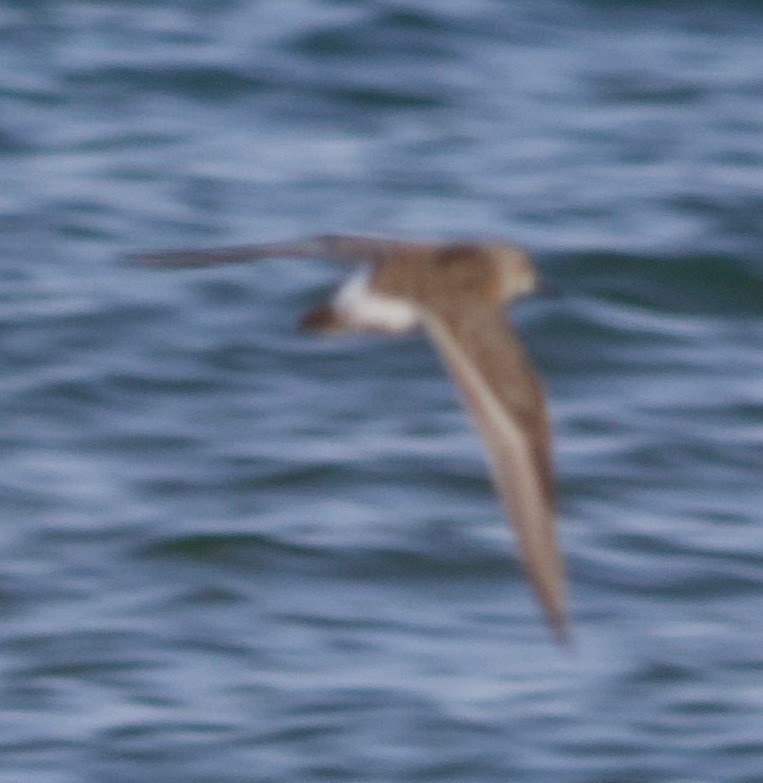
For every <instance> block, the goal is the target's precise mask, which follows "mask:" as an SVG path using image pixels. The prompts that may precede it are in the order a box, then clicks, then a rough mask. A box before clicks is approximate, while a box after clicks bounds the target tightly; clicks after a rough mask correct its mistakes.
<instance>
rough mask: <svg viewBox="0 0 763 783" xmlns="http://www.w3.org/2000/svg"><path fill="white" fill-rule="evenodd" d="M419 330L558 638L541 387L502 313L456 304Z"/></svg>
mask: <svg viewBox="0 0 763 783" xmlns="http://www.w3.org/2000/svg"><path fill="white" fill-rule="evenodd" d="M423 323H424V327H425V329H426V330H427V332H428V334H429V336H430V337H431V339H432V340H433V342H434V344H435V346H436V347H437V349H438V351H439V353H440V355H441V356H442V358H443V359H444V361H445V364H446V365H447V367H448V369H449V371H450V373H451V375H452V377H453V379H454V380H455V382H456V385H457V386H458V388H459V389H460V391H461V394H462V397H463V399H464V401H465V403H466V406H467V408H468V410H469V411H470V412H471V414H472V416H473V417H474V420H475V422H476V425H477V428H478V430H479V432H480V434H481V435H482V437H483V439H484V441H485V444H486V446H487V451H488V455H489V457H490V460H489V462H490V465H491V469H492V475H493V480H494V482H495V484H496V487H497V489H498V492H499V495H500V496H501V498H502V500H503V502H504V504H505V505H506V506H507V509H508V511H509V518H510V519H511V522H512V523H513V526H514V528H515V530H516V533H517V538H518V540H519V544H520V548H521V550H522V554H523V556H524V561H525V568H526V570H527V573H528V575H529V578H530V581H531V582H532V584H533V586H534V588H535V590H536V592H537V594H538V596H539V598H540V601H541V604H542V605H543V608H544V610H545V613H546V615H547V617H548V620H549V623H550V624H551V626H552V628H553V629H554V631H555V632H556V633H557V635H558V636H559V637H560V638H565V635H566V631H565V627H566V620H565V611H564V574H563V567H562V562H561V558H560V556H559V552H558V548H557V543H556V534H555V529H554V498H553V495H554V492H553V477H552V465H551V442H550V435H549V426H548V419H547V415H546V405H545V399H544V395H543V391H542V389H541V387H540V384H539V382H538V380H537V378H536V376H535V373H534V371H533V369H532V367H531V365H530V362H529V360H528V359H527V357H526V356H525V353H524V351H523V349H522V347H521V345H520V344H519V341H518V340H517V338H516V337H515V336H514V334H513V332H512V331H511V330H510V328H509V324H508V323H507V320H506V316H505V314H504V312H503V310H502V309H501V308H498V307H493V306H490V305H484V304H483V305H482V306H480V305H477V304H474V305H469V306H467V307H464V306H463V304H462V306H460V307H458V308H454V311H450V312H443V313H428V314H425V316H424V318H423Z"/></svg>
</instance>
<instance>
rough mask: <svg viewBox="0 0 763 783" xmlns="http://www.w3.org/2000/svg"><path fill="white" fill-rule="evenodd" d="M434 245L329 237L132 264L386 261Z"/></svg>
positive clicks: (148, 257) (165, 255)
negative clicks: (293, 259)
mask: <svg viewBox="0 0 763 783" xmlns="http://www.w3.org/2000/svg"><path fill="white" fill-rule="evenodd" d="M433 247H435V245H431V244H429V243H424V242H407V241H405V240H398V239H382V238H380V237H370V236H359V235H352V234H326V235H323V236H316V237H308V238H306V239H295V240H286V241H284V242H268V243H263V244H254V245H239V246H237V247H221V248H210V249H209V250H164V251H158V252H154V253H136V254H134V255H131V256H130V258H131V259H132V260H133V261H138V262H140V263H143V264H150V265H153V266H165V267H204V266H216V265H218V264H238V263H241V262H244V261H260V260H263V259H266V258H325V259H328V260H332V261H383V260H385V259H386V258H389V257H390V256H393V255H396V254H399V253H410V252H411V251H418V250H426V249H429V248H433Z"/></svg>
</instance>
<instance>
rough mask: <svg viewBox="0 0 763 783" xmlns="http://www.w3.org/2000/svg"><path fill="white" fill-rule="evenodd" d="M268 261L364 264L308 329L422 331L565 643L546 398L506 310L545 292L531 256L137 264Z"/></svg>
mask: <svg viewBox="0 0 763 783" xmlns="http://www.w3.org/2000/svg"><path fill="white" fill-rule="evenodd" d="M266 258H323V259H329V260H333V261H339V262H355V263H358V264H360V266H359V268H358V269H356V270H355V272H354V274H352V275H351V276H350V277H349V278H348V279H347V281H346V282H345V283H344V285H342V286H341V287H340V288H338V289H337V291H336V293H335V294H334V296H333V298H331V300H330V301H329V302H327V303H326V304H323V305H320V306H318V307H316V308H315V309H313V310H311V311H310V312H308V313H307V314H306V315H305V316H303V318H302V319H301V321H300V325H301V326H302V327H303V328H304V329H305V330H308V331H320V332H343V331H374V332H387V333H403V332H407V331H410V330H412V329H415V328H417V327H421V328H423V329H424V331H425V332H426V334H427V335H428V336H429V338H430V339H431V341H432V342H433V343H434V346H435V348H436V349H437V351H438V353H439V354H440V356H441V358H442V359H443V361H444V363H445V366H446V367H447V369H448V370H449V372H450V375H451V377H452V379H453V381H454V382H455V384H456V386H457V387H458V389H459V391H460V393H461V397H462V399H463V402H464V403H465V405H466V407H467V409H468V410H469V411H470V413H471V415H472V417H473V419H474V422H475V424H476V427H477V430H478V431H479V433H480V435H481V436H482V439H483V441H484V443H485V446H486V449H487V456H488V463H489V465H490V469H491V474H492V478H493V481H494V483H495V486H496V489H497V492H498V495H499V496H500V498H501V500H502V501H503V503H504V505H505V506H506V510H507V512H508V518H509V520H510V521H511V523H512V524H513V527H514V529H515V531H516V535H517V539H518V541H519V546H520V550H521V553H522V558H523V561H524V567H525V570H526V573H527V576H528V578H529V580H530V582H531V584H532V586H533V587H534V589H535V592H536V594H537V596H538V599H539V601H540V603H541V605H542V607H543V610H544V612H545V615H546V618H547V620H548V622H549V624H550V626H551V628H552V629H553V631H554V632H555V633H556V635H557V636H558V638H559V639H562V640H563V639H565V638H566V633H567V631H566V617H565V609H564V573H563V566H562V561H561V557H560V555H559V550H558V546H557V541H556V533H555V525H554V488H553V475H552V458H551V437H550V432H549V423H548V416H547V413H546V403H545V397H544V394H543V390H542V388H541V385H540V383H539V381H538V379H537V377H536V374H535V372H534V370H533V367H532V365H531V363H530V361H529V360H528V358H527V356H526V355H525V352H524V350H523V349H522V346H521V345H520V343H519V340H518V339H517V337H516V336H515V334H514V331H513V329H512V328H511V325H510V323H509V320H508V318H507V316H506V312H505V305H506V303H509V302H512V301H514V300H515V299H517V298H519V297H522V296H525V295H528V294H531V293H533V292H536V291H537V290H539V288H540V286H541V283H540V279H539V276H538V274H537V273H536V271H535V269H534V267H533V265H532V263H531V261H530V259H529V257H528V256H527V255H526V253H525V252H523V251H522V250H521V249H519V248H517V247H514V246H512V245H508V244H481V243H435V242H413V241H403V240H394V239H382V238H375V237H366V236H352V235H326V236H317V237H310V238H307V239H301V240H294V241H284V242H272V243H265V244H254V245H244V246H239V247H229V248H219V249H209V250H177V251H165V252H156V253H145V254H140V255H136V256H133V259H134V260H138V261H140V262H141V263H144V264H149V265H155V266H162V267H206V266H214V265H218V264H229V263H238V262H243V261H257V260H261V259H266Z"/></svg>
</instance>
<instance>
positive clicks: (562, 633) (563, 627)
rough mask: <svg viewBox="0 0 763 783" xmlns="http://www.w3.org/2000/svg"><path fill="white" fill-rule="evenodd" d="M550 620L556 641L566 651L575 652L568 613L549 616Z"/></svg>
mask: <svg viewBox="0 0 763 783" xmlns="http://www.w3.org/2000/svg"><path fill="white" fill-rule="evenodd" d="M548 622H549V626H550V627H551V633H552V634H553V636H554V641H555V642H556V643H557V644H558V645H559V646H560V647H561V648H563V649H564V650H565V652H568V653H573V652H574V651H575V644H574V640H573V638H572V631H571V629H570V625H569V622H568V621H567V617H566V615H564V614H554V615H552V616H550V617H549V618H548Z"/></svg>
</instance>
